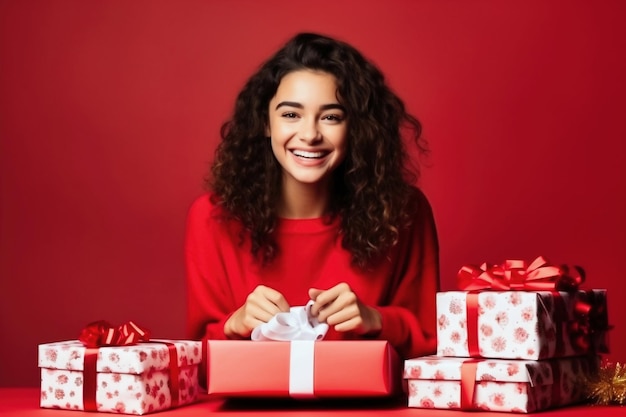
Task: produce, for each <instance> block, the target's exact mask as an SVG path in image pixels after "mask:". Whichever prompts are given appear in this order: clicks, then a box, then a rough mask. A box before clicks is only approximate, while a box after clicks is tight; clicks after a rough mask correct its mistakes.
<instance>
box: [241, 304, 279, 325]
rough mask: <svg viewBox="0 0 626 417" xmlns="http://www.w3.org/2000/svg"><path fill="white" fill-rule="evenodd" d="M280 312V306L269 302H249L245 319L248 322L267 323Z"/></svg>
mask: <svg viewBox="0 0 626 417" xmlns="http://www.w3.org/2000/svg"><path fill="white" fill-rule="evenodd" d="M278 313H280V311H278V308H277V307H276V306H275V305H274V304H272V303H270V302H268V301H265V302H264V303H261V304H258V305H257V304H247V305H246V309H245V317H244V321H245V322H246V323H251V322H252V321H258V322H261V323H267V322H268V321H270V320H271V319H272V317H274V316H275V315H276V314H278Z"/></svg>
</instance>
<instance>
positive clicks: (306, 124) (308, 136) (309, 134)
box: [298, 120, 322, 144]
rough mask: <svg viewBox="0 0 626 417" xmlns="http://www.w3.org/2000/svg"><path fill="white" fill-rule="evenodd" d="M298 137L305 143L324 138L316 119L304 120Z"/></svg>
mask: <svg viewBox="0 0 626 417" xmlns="http://www.w3.org/2000/svg"><path fill="white" fill-rule="evenodd" d="M298 138H299V139H300V141H302V142H305V143H308V144H310V143H316V142H319V141H320V140H321V139H322V134H321V133H320V131H319V129H318V126H317V121H316V120H303V121H302V124H301V125H300V131H299V132H298Z"/></svg>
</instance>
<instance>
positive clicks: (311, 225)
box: [276, 217, 339, 233]
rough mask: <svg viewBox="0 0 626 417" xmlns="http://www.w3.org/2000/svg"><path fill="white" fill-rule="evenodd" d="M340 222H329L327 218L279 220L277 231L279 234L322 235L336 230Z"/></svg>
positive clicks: (336, 220)
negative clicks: (321, 233)
mask: <svg viewBox="0 0 626 417" xmlns="http://www.w3.org/2000/svg"><path fill="white" fill-rule="evenodd" d="M338 224H339V220H338V219H337V218H335V219H334V220H332V221H328V218H326V217H316V218H312V219H287V218H283V217H279V218H278V222H277V224H276V231H277V232H278V233H320V232H326V231H329V230H334V229H336V227H337V225H338Z"/></svg>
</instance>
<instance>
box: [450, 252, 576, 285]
mask: <svg viewBox="0 0 626 417" xmlns="http://www.w3.org/2000/svg"><path fill="white" fill-rule="evenodd" d="M584 281H585V271H584V270H583V269H582V268H581V267H579V266H574V267H573V268H571V269H570V268H569V267H568V266H566V265H562V266H561V267H557V266H554V265H551V264H550V263H549V262H548V261H547V259H546V258H544V257H542V256H539V257H537V258H536V259H535V260H534V261H533V262H531V263H530V264H527V263H526V262H525V261H522V260H517V259H508V260H506V261H504V263H503V264H502V265H488V264H487V263H483V264H482V265H481V266H476V265H465V266H463V267H461V269H460V270H459V272H458V274H457V282H458V286H459V288H460V289H461V290H465V291H472V290H496V291H511V290H522V291H575V290H576V289H578V287H579V286H580V285H581V284H582V283H583V282H584Z"/></svg>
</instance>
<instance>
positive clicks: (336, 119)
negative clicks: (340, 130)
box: [323, 114, 343, 122]
mask: <svg viewBox="0 0 626 417" xmlns="http://www.w3.org/2000/svg"><path fill="white" fill-rule="evenodd" d="M323 119H324V120H330V121H331V122H340V121H342V120H343V116H341V115H338V114H328V115H326V116H324V117H323Z"/></svg>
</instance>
